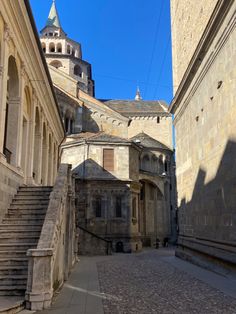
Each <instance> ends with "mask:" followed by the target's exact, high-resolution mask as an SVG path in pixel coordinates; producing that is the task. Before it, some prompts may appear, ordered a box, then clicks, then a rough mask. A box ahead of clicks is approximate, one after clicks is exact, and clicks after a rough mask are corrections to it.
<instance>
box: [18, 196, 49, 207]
mask: <svg viewBox="0 0 236 314" xmlns="http://www.w3.org/2000/svg"><path fill="white" fill-rule="evenodd" d="M48 203H49V200H48V199H38V198H37V199H32V200H28V199H15V198H14V199H13V200H12V204H13V205H16V204H17V205H20V204H22V205H39V206H40V205H48Z"/></svg>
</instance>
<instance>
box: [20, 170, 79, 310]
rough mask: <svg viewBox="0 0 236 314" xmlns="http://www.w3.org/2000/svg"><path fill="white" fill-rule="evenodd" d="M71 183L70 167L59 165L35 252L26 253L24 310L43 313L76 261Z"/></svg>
mask: <svg viewBox="0 0 236 314" xmlns="http://www.w3.org/2000/svg"><path fill="white" fill-rule="evenodd" d="M73 191H74V181H73V178H72V173H71V166H70V165H67V164H61V165H60V168H59V172H58V176H57V179H56V183H55V185H54V188H53V191H52V193H51V195H50V202H49V207H48V210H47V214H46V217H45V221H44V224H43V227H42V232H41V236H40V239H39V242H38V246H37V249H31V250H28V252H27V256H28V257H29V268H28V282H27V290H26V307H27V308H28V309H30V310H43V309H46V308H48V307H49V306H50V305H51V302H52V297H53V293H54V291H56V290H57V289H58V288H59V287H60V286H61V285H62V284H63V282H64V280H66V279H67V278H68V275H69V272H70V269H71V267H72V266H73V264H74V262H75V259H76V252H75V251H76V247H77V246H76V227H75V206H74V195H73Z"/></svg>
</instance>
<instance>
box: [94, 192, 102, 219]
mask: <svg viewBox="0 0 236 314" xmlns="http://www.w3.org/2000/svg"><path fill="white" fill-rule="evenodd" d="M94 212H95V217H97V218H101V217H102V199H101V197H99V196H98V197H97V198H96V199H95V201H94Z"/></svg>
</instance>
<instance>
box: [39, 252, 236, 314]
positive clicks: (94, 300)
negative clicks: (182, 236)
mask: <svg viewBox="0 0 236 314" xmlns="http://www.w3.org/2000/svg"><path fill="white" fill-rule="evenodd" d="M40 313H42V314H54V313H55V314H77V313H79V314H80V313H81V314H133V313H135V314H139V313H140V314H149V313H161V314H165V313H167V314H174V313H176V314H177V313H178V314H179V313H181V314H185V313H186V314H189V313H191V314H192V313H197V314H206V313H207V314H213V313H219V314H224V313H225V314H233V313H234V314H235V313H236V280H235V278H233V277H231V278H227V277H225V276H222V275H218V274H216V273H213V272H210V271H207V270H205V269H202V268H200V267H198V266H195V265H192V264H190V263H188V262H185V261H182V260H180V259H177V258H176V257H175V256H174V252H173V250H171V249H160V250H146V251H143V252H142V253H137V254H115V255H113V256H105V257H80V262H79V263H78V264H77V265H76V267H75V269H74V271H73V272H72V274H71V276H70V279H69V281H68V282H67V283H66V284H65V285H64V287H63V289H62V291H61V293H60V294H59V295H58V296H57V297H56V298H55V300H54V303H53V306H52V308H51V309H49V310H47V311H43V312H40Z"/></svg>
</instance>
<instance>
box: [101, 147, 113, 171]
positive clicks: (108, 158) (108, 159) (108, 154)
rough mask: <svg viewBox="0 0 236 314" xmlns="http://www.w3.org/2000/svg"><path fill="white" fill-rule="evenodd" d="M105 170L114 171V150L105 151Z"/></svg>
mask: <svg viewBox="0 0 236 314" xmlns="http://www.w3.org/2000/svg"><path fill="white" fill-rule="evenodd" d="M103 168H104V169H105V170H107V171H114V149H103Z"/></svg>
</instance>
